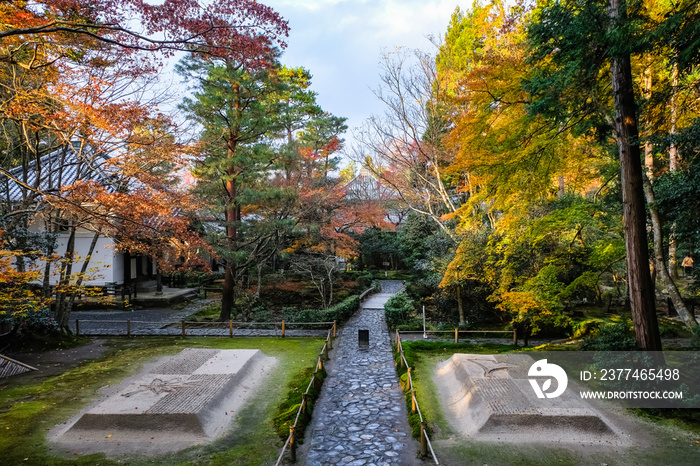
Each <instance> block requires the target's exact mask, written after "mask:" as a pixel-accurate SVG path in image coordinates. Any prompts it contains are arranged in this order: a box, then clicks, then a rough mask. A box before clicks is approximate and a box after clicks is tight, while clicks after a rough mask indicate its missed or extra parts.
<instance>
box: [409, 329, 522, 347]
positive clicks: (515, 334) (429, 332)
mask: <svg viewBox="0 0 700 466" xmlns="http://www.w3.org/2000/svg"><path fill="white" fill-rule="evenodd" d="M401 333H405V334H419V333H420V334H423V333H425V334H426V335H434V334H437V333H454V335H455V343H459V334H460V333H506V334H512V335H513V344H514V345H517V344H518V330H517V329H513V330H460V329H458V328H455V329H454V331H452V330H426V331H425V332H423V331H422V330H408V331H404V330H402V331H401Z"/></svg>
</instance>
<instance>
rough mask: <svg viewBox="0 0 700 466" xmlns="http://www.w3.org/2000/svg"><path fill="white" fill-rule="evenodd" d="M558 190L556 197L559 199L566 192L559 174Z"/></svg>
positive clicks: (562, 178)
mask: <svg viewBox="0 0 700 466" xmlns="http://www.w3.org/2000/svg"><path fill="white" fill-rule="evenodd" d="M558 181H559V192H558V193H557V197H558V198H559V199H563V198H564V195H565V194H566V187H565V185H564V177H563V176H562V175H559V179H558Z"/></svg>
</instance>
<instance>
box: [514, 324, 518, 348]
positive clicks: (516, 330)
mask: <svg viewBox="0 0 700 466" xmlns="http://www.w3.org/2000/svg"><path fill="white" fill-rule="evenodd" d="M513 344H514V345H516V346H517V344H518V329H517V328H514V329H513Z"/></svg>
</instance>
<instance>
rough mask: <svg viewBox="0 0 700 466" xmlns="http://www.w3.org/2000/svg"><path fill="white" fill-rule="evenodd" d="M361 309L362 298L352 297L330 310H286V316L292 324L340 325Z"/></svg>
mask: <svg viewBox="0 0 700 466" xmlns="http://www.w3.org/2000/svg"><path fill="white" fill-rule="evenodd" d="M359 307H360V297H359V296H358V295H355V296H350V297H349V298H345V299H344V300H343V301H341V302H339V303H338V304H336V305H335V306H332V307H329V308H328V309H302V310H299V311H297V310H296V309H294V308H284V313H285V316H289V318H288V320H290V321H291V322H332V321H334V320H336V321H338V324H341V323H344V322H346V321H347V320H348V319H350V317H352V315H353V314H354V313H355V311H356V310H357V309H358V308H359Z"/></svg>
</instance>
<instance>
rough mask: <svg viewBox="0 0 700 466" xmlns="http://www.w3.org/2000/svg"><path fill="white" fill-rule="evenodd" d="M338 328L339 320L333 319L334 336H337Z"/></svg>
mask: <svg viewBox="0 0 700 466" xmlns="http://www.w3.org/2000/svg"><path fill="white" fill-rule="evenodd" d="M337 328H338V321H337V320H334V321H333V338H335V332H336V329H337Z"/></svg>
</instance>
